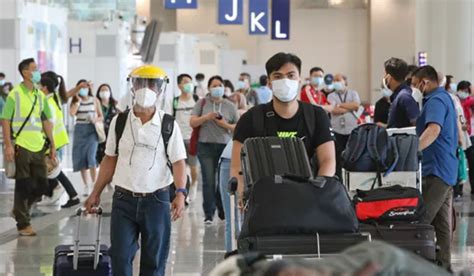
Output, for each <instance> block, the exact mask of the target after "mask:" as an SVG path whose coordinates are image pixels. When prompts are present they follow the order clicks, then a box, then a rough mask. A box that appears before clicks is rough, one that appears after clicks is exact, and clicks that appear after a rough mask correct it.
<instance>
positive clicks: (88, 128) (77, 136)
mask: <svg viewBox="0 0 474 276" xmlns="http://www.w3.org/2000/svg"><path fill="white" fill-rule="evenodd" d="M82 83H87V81H86V80H80V81H79V82H78V83H77V85H78V86H79V85H81V84H82ZM70 114H71V116H73V117H75V118H76V125H75V127H74V141H73V147H72V161H73V162H72V164H73V170H74V172H78V171H80V172H81V176H82V181H83V182H84V185H85V187H84V188H85V189H84V196H87V195H89V192H90V190H91V189H92V187H93V185H94V183H95V180H96V175H97V170H96V168H97V160H96V154H97V147H98V145H99V138H98V136H97V132H96V130H95V123H96V122H99V121H102V120H103V115H102V110H101V106H100V102H99V100H98V99H97V98H95V97H94V96H93V95H92V90H91V86H90V84H88V88H81V89H80V91H79V95H78V96H75V97H74V98H73V99H72V102H71V109H70ZM89 176H90V179H89Z"/></svg>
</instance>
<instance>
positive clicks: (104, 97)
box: [99, 90, 110, 100]
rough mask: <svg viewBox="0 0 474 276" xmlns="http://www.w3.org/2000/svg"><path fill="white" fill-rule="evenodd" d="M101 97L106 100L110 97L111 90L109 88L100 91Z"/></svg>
mask: <svg viewBox="0 0 474 276" xmlns="http://www.w3.org/2000/svg"><path fill="white" fill-rule="evenodd" d="M99 97H100V98H101V99H104V100H107V99H110V91H109V90H104V91H100V92H99Z"/></svg>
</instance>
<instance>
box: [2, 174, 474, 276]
mask: <svg viewBox="0 0 474 276" xmlns="http://www.w3.org/2000/svg"><path fill="white" fill-rule="evenodd" d="M69 175H70V176H71V179H72V182H73V183H74V185H75V186H76V188H77V189H78V192H79V194H81V191H82V189H81V187H82V184H81V181H80V177H79V175H78V174H69ZM467 189H468V188H467ZM466 194H469V193H468V192H467V193H466ZM12 197H13V183H12V182H10V181H5V180H3V181H0V275H19V276H30V275H31V276H37V275H51V274H52V264H53V251H54V247H55V246H56V245H58V244H68V243H72V242H73V239H74V231H75V228H76V222H77V221H76V218H75V217H74V210H73V209H68V210H59V208H58V207H37V208H36V209H35V210H34V211H33V214H34V215H35V218H34V219H33V226H34V227H35V229H36V230H37V231H38V236H37V237H22V238H19V237H18V236H17V234H16V230H15V222H14V220H13V219H12V218H10V217H9V215H8V213H9V211H10V209H11V206H12ZM61 201H62V202H65V201H66V195H63V197H62V198H61ZM110 201H111V193H110V192H109V193H106V194H104V195H103V197H102V202H103V206H104V208H105V214H104V219H103V226H104V227H103V231H102V240H103V242H104V243H106V244H108V243H109V231H110V229H109V222H110V218H109V216H110V206H111V204H110V203H111V202H110ZM456 208H457V211H458V224H457V225H458V226H457V227H458V228H457V229H458V230H457V232H456V236H455V240H454V244H453V264H454V268H455V270H456V271H459V270H461V269H469V270H471V271H474V228H473V226H472V225H474V205H473V204H471V198H470V196H469V195H466V196H465V197H464V199H463V201H462V202H461V203H456ZM202 220H203V214H202V208H201V200H197V201H196V202H194V203H192V204H191V205H190V206H189V207H188V208H187V210H186V214H185V216H184V218H182V219H180V220H179V221H177V222H175V223H173V228H172V245H171V250H170V257H169V259H168V267H167V275H181V276H184V275H207V274H208V273H209V272H210V270H212V268H213V267H215V265H216V264H217V263H218V262H220V261H221V260H222V258H223V254H224V236H223V233H224V224H223V223H222V222H215V224H214V225H211V226H204V225H203V223H202ZM93 223H94V220H93V219H92V218H88V219H86V220H85V223H84V224H83V227H82V231H81V237H82V240H83V241H84V242H86V243H91V242H93V238H94V235H93V233H94V224H93ZM470 224H471V227H469V226H470ZM136 263H137V262H136ZM136 272H138V271H136ZM136 275H138V273H136Z"/></svg>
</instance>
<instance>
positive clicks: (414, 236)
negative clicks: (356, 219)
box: [360, 223, 436, 261]
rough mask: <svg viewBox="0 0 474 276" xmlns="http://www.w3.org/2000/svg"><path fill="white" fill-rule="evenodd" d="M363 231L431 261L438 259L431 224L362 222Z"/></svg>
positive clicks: (361, 229) (374, 238)
mask: <svg viewBox="0 0 474 276" xmlns="http://www.w3.org/2000/svg"><path fill="white" fill-rule="evenodd" d="M360 231H361V232H363V233H364V232H368V233H370V234H371V237H372V239H373V240H382V241H385V242H387V243H390V244H393V245H395V246H398V247H400V248H403V249H405V250H408V251H411V252H413V253H415V254H417V255H420V256H422V257H424V258H425V259H427V260H429V261H434V260H436V242H435V230H434V227H433V226H432V225H429V224H390V225H382V224H362V223H361V224H360Z"/></svg>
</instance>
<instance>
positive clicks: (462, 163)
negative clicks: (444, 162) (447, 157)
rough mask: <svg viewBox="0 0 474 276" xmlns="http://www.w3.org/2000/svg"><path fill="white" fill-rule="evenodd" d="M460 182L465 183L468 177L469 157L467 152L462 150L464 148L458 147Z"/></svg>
mask: <svg viewBox="0 0 474 276" xmlns="http://www.w3.org/2000/svg"><path fill="white" fill-rule="evenodd" d="M458 162H459V165H458V182H460V183H464V182H466V181H467V179H468V175H467V166H468V165H467V159H466V154H465V153H464V151H463V150H462V148H460V147H459V148H458Z"/></svg>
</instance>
